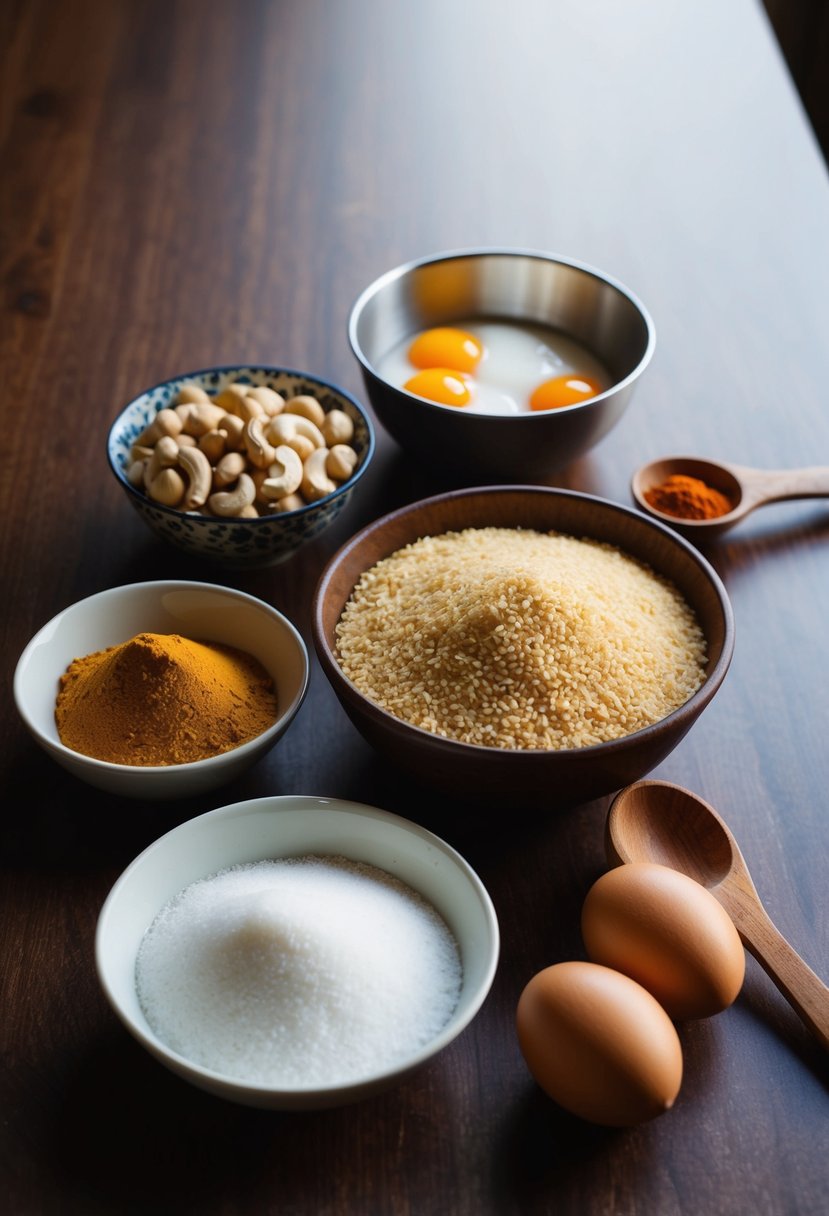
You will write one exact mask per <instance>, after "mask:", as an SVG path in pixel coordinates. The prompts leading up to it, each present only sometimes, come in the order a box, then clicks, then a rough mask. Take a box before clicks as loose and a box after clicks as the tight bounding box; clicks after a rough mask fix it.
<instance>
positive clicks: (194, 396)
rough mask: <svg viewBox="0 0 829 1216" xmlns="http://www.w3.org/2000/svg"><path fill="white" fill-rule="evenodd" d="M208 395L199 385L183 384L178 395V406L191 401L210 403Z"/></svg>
mask: <svg viewBox="0 0 829 1216" xmlns="http://www.w3.org/2000/svg"><path fill="white" fill-rule="evenodd" d="M209 400H210V398H209V397H208V395H207V393H206V392H205V390H204V389H203V388H201V387H200V386H199V385H198V384H182V386H181V388H180V389H179V390H178V393H177V394H176V405H186V404H187V403H188V402H191V401H209Z"/></svg>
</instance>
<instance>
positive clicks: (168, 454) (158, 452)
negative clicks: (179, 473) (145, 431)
mask: <svg viewBox="0 0 829 1216" xmlns="http://www.w3.org/2000/svg"><path fill="white" fill-rule="evenodd" d="M177 461H178V444H177V443H176V441H175V439H173V436H172V435H162V436H161V438H160V439H159V441H158V443H157V444H156V445H155V447H154V448H153V454H152V456H150V458H149V460H148V461H147V463H146V464H145V465H144V487H145V489H149V488H150V483H151V482H153V481H155V479H156V477H158V475H159V473H160V472H161V470H162V469H167V468H169V467H170V466H171V465H174V464H176V463H177Z"/></svg>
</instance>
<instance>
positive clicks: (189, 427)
mask: <svg viewBox="0 0 829 1216" xmlns="http://www.w3.org/2000/svg"><path fill="white" fill-rule="evenodd" d="M223 414H224V410H223V409H221V408H220V407H219V406H218V405H215V404H214V403H213V402H212V401H196V402H195V403H194V404H193V405H192V406H191V408H190V410H189V411H188V413H187V416H186V418H185V420H184V427H183V428H182V429H183V430H184V432H185V434H187V435H195V436H196V438H197V439H198V438H200V437H201V436H202V435H205V434H206V433H207V432H208V431H215V430H216V428H217V427H218V425H219V421H220V419H221V417H222V415H223Z"/></svg>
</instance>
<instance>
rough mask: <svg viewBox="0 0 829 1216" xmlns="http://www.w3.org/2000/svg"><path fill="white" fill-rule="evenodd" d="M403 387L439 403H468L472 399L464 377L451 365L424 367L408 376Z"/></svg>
mask: <svg viewBox="0 0 829 1216" xmlns="http://www.w3.org/2000/svg"><path fill="white" fill-rule="evenodd" d="M403 387H404V388H405V389H407V390H408V391H409V392H410V393H415V394H416V395H417V396H418V397H426V398H428V400H429V401H437V403H438V404H439V405H468V404H469V402H470V401H471V400H472V393H471V391H470V388H469V384H468V381H467V379H466V377H465V376H463V375H461V374H460V373H458V372H457V371H455V370H454V368H451V367H424V368H423V370H422V371H419V372H416V373H415V374H414V375H413V376H410V377H409V379H408V380H407V381H406V383H405V384H404V385H403Z"/></svg>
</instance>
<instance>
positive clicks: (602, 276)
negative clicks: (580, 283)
mask: <svg viewBox="0 0 829 1216" xmlns="http://www.w3.org/2000/svg"><path fill="white" fill-rule="evenodd" d="M481 257H493V258H523V259H528V260H531V261H538V262H553V263H556V264H559V265H562V266H568V267H570V268H571V269H572V270H577V271H580V272H581V273H583V274H586V275H588V276H589V277H590V278H593V279H597V280H598V281H599V282H601V283H605V284H607V286H609V287H612V288H613V289H614V290H615V291H617V292H618V293H619V294H620V295H621V296H624V297H625V298H626V299H627V300H628V301H629V302H630V303H631V304H632V305H633V307H634V308H635V309H636V311H637V312H638V313H639V315H640V317H641V319H642V321H643V323H644V326H645V332H646V335H647V341H646V343H645V349H644V351H643V352H642V355H641V357H640V358H639V360H638V362H637V364H636V366H635V367H634V368H632V369H631V370H630V371H629V372H628V374H627V375H626V376H625V377H624V378H623V379H621V380H617V381H615V382H614V383H613V384H612V385H610V387H609V388H606V389H605V390H604V392H601V393H596V395H595V396H593V397H589V398H588V399H587V400H586V401H576V402H574V403H573V404H572V405H566V406H560V407H559V408H558V409H555V410H538V411H535V412H532V411H530V412H528V413H526V414H523V413H522V414H520V415H515V414H482V413H480V412H469V411H464V410H462V409H461V410H459V409H458V408H457V406H453V405H442V404H441V403H440V402H438V401H429V400H428V399H427V398H425V397H418V396H417V394H416V393H410V392H409V391H408V390H407V389H405V388H403V387H402V386H400V385H396V384H391V383H390V382H389V381H388V380H385V379H384V378H383V377H382V376H381V375H380V373H379V372H378V370H377V368H376V367H375V366H374V364H373V363H372V362H371V361H370V360H369V358H368V356H367V355H366V353H365V351H364V350H363V348H362V346H361V344H360V341H359V339H358V337H357V327H358V325H359V322H360V318H361V316H362V314H363V311H364V310H365V308H366V306H367V304H368V303H369V301H370V300H372V299H373V298H374V296H376V295H377V294H378V293H379V292H380V291H381V290H382V289H383V288H384V287H386V286H388V284H389V283H393V282H394V281H395V280H397V279H402V278H404V277H405V276H406V275H407V274H411V273H412V271H415V270H419V269H421V268H422V267H424V266H430V265H434V264H436V263H438V262H450V261H466V260H469V261H471V260H473V259H475V258H481ZM347 332H348V341H349V345H350V347H351V351H352V354H353V355H354V357H355V358H356V359H357V362H358V363H359V364H360V367H361V368H362V369H363V371H364V372H365V373H367V374H368V375H369V376H372V377H373V378H374V379H375V380H377V381H378V383H380V384H382V385H383V386H385V387H387V388H389V389H391V390H392V391H394V392H396V393H402V394H403V395H404V396H405V397H406V398H407V399H410V400H411V401H414V402H417V404H418V405H419V406H422V407H423V408H425V409H427V410H428V411H430V412H434V413H437V414H438V415H440V414H447V413H449V414H451V415H453V416H460V417H466V418H474V419H475V420H476V421H477V422H479V423H480V422H481V420H483V421H484V423H485V425H486V426H488V427H490V426H491V427H498V426H506V425H508V424H509V423H513V425H514V424H515V421H516V417H518V418H520V420H521V424H522V425H524V426H526V425H529V424H530V420H535V421H537V422H542V421H544V419H549V418H550V417H552V416H556V415H560V414H570V413H573V412H574V411H576V410H586V409H589V408H590V407H591V406H592V405H595V404H596V403H597V402H600V401H604V400H605V399H606V398H607V397H608V396H609V395H610V394H613V395H614V396H615V395H616V394H618V393H620V392H622V391H623V390H625V389H626V388H628V387H629V386H630V385H631V384H633V383H635V381H636V380H638V379H639V378H640V376H641V375H642V373H643V372H644V371H645V369H646V368H647V366H648V364H649V363H650V362H651V359H652V358H653V354H654V350H655V348H656V328H655V326H654V322H653V317H652V316H651V314H650V312H649V310H648V309H647V308H646V307H645V305H644V303H643V302H642V300H641V299H640V297H639V296H638V295H637V294H636V293H635V292H633V291H631V289H630V288H629V287H627V286H626V285H625V284H624V283H623V282H622V281H621V279H617V278H616V277H615V276H614V275H612V274H608V273H607V272H606V271H604V270H600V269H599V268H598V267H597V266H594V265H592V264H590V263H589V262H584V261H580V260H578V259H576V258H571V257H565V256H563V255H560V254H557V253H552V252H549V251H545V250H542V249H535V248H531V247H523V246H509V245H491V246H490V245H478V246H471V247H469V248H457V249H448V250H444V251H443V252H438V253H431V254H425V255H424V256H422V257H418V258H411V259H410V260H409V261H407V262H401V263H400V264H399V265H398V266H393V267H392V268H391V269H390V270H386V271H384V272H383V273H382V274H380V275H378V276H377V277H376V278H375V279H374V280H373V281H372V282H371V283H369V284H368V286H367V287H364V288H363V290H362V291H361V292H360V293H359V295H358V296H357V297H356V298H355V300H354V302H353V303H352V305H351V308H350V310H349V314H348V327H347Z"/></svg>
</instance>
